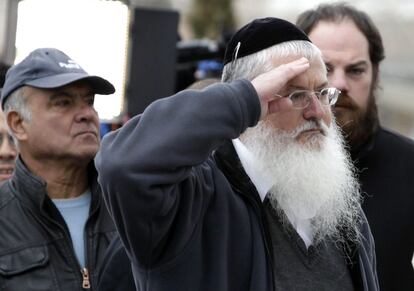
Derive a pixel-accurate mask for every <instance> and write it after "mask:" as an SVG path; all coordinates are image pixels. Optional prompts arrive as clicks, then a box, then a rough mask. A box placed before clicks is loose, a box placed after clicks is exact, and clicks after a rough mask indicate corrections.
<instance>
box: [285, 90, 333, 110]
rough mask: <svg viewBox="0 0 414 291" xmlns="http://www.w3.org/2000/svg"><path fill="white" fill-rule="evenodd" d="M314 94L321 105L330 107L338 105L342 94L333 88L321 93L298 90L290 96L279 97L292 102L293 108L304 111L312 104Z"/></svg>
mask: <svg viewBox="0 0 414 291" xmlns="http://www.w3.org/2000/svg"><path fill="white" fill-rule="evenodd" d="M313 94H315V96H316V97H317V98H318V100H319V103H320V104H321V105H324V106H330V105H334V104H335V103H336V101H337V100H338V97H339V94H341V91H340V90H338V89H336V88H333V87H331V88H324V89H322V90H321V91H309V90H297V91H294V92H292V93H290V94H289V96H280V95H277V96H279V97H286V98H289V99H290V100H292V104H293V107H294V108H296V109H304V108H306V107H308V106H309V104H310V103H311V98H312V95H313Z"/></svg>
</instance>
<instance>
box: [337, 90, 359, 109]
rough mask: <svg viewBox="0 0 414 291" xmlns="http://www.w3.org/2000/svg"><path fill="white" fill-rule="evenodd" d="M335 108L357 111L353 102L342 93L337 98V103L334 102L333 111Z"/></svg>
mask: <svg viewBox="0 0 414 291" xmlns="http://www.w3.org/2000/svg"><path fill="white" fill-rule="evenodd" d="M336 107H344V108H348V109H358V105H357V104H356V103H355V101H354V100H353V99H352V98H351V97H349V96H348V95H347V94H343V93H342V94H341V95H340V96H339V98H338V101H336V104H335V106H334V109H335V108H336Z"/></svg>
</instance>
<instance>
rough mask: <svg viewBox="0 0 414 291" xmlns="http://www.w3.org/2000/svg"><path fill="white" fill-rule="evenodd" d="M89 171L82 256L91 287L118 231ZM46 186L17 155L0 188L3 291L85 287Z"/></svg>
mask: <svg viewBox="0 0 414 291" xmlns="http://www.w3.org/2000/svg"><path fill="white" fill-rule="evenodd" d="M89 175H90V177H89V180H90V183H89V185H90V188H91V193H92V203H91V210H90V216H89V218H88V220H87V223H86V226H85V228H86V230H85V239H86V245H85V247H86V250H85V255H86V262H87V268H88V270H89V282H90V284H91V288H90V289H89V290H97V288H96V286H97V268H98V265H99V264H100V262H101V261H102V259H103V255H104V253H105V251H106V248H107V247H108V245H109V242H110V240H111V239H112V237H114V235H115V233H116V232H115V226H114V224H113V222H112V220H111V218H110V216H109V214H108V211H107V210H106V207H105V205H104V203H103V199H102V197H101V190H100V188H99V186H98V184H97V180H96V170H95V169H94V168H93V164H91V165H90V171H89ZM45 187H46V184H45V182H44V181H43V180H42V179H40V178H39V177H36V176H34V175H33V174H32V173H31V172H30V171H29V170H28V169H27V168H26V166H25V165H24V163H23V162H22V161H21V160H20V158H19V159H18V160H17V164H16V169H15V172H14V174H13V177H12V178H11V180H9V181H6V182H5V183H3V184H2V185H1V187H0V233H1V235H0V290H1V291H3V290H4V291H6V290H7V291H32V290H45V291H46V290H53V291H64V290H65V291H66V290H67V291H76V290H85V289H84V288H82V284H83V276H82V273H81V270H80V269H81V267H80V265H79V263H78V261H77V259H76V256H75V253H74V250H73V247H72V241H71V238H70V234H69V230H68V228H67V226H66V223H65V222H64V219H63V217H62V216H61V215H60V213H59V211H58V210H57V208H56V207H55V206H54V204H53V202H52V201H51V200H50V198H49V197H48V196H47V194H46V188H45Z"/></svg>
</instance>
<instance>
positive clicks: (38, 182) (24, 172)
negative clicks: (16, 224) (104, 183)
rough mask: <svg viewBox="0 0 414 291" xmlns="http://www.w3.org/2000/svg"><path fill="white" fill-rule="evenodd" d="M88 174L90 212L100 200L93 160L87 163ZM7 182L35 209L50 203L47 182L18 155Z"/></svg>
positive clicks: (17, 195)
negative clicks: (90, 196) (11, 174)
mask: <svg viewBox="0 0 414 291" xmlns="http://www.w3.org/2000/svg"><path fill="white" fill-rule="evenodd" d="M88 176H89V177H88V180H89V188H90V190H91V195H92V202H91V204H92V209H91V214H92V213H93V212H94V210H96V209H97V208H98V207H99V204H100V200H101V199H98V196H99V195H100V187H99V184H98V183H97V176H98V174H97V171H96V169H95V166H94V163H93V160H92V161H91V162H90V163H89V164H88ZM8 183H9V185H10V188H11V189H12V190H13V194H14V195H15V196H16V197H17V198H18V199H19V200H20V201H22V202H23V203H25V204H28V205H32V206H35V207H36V208H37V209H44V208H45V207H47V205H49V204H50V203H52V201H51V199H50V198H49V196H48V195H47V192H46V185H47V183H46V182H45V181H44V180H43V179H42V178H41V177H39V176H36V175H34V174H33V173H32V172H30V170H29V169H28V168H27V167H26V165H25V164H24V162H23V160H22V159H21V157H20V156H19V157H18V158H17V159H16V167H15V169H14V173H13V176H12V178H11V179H10V180H9V181H8Z"/></svg>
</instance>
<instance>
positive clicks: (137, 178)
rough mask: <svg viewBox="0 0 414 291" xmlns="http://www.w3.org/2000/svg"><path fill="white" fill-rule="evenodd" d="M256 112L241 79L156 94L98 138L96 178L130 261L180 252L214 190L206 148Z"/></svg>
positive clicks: (152, 262) (148, 261)
mask: <svg viewBox="0 0 414 291" xmlns="http://www.w3.org/2000/svg"><path fill="white" fill-rule="evenodd" d="M259 117H260V103H259V98H258V96H257V93H256V91H255V89H254V88H253V86H252V85H251V83H250V82H248V81H247V80H239V81H235V82H233V83H230V84H224V83H221V84H216V85H212V86H209V87H208V88H206V89H204V90H202V91H196V90H186V91H182V92H180V93H178V94H176V95H174V96H171V97H168V98H164V99H160V100H157V101H156V102H154V103H152V104H151V105H150V106H148V108H147V109H146V110H145V111H144V113H143V114H142V115H141V116H140V117H135V118H133V119H131V120H130V121H129V122H128V123H127V124H125V125H124V126H123V127H122V128H121V129H119V130H118V131H116V132H113V133H110V134H108V135H107V136H106V137H105V138H104V139H103V140H102V144H101V150H100V152H99V153H98V155H97V157H96V159H95V163H96V167H97V169H98V172H99V178H98V179H99V183H100V184H101V186H102V189H103V194H104V197H105V201H106V203H107V206H108V208H109V211H110V213H111V215H112V217H113V219H114V221H115V224H116V226H117V229H118V231H119V234H120V236H121V239H122V241H123V244H124V245H125V248H126V250H127V252H128V255H129V256H130V258H131V259H132V262H133V264H135V265H136V266H138V267H139V268H143V269H150V268H153V267H156V266H157V265H160V264H162V263H165V262H167V261H168V260H170V259H173V258H174V257H175V256H176V255H177V254H178V253H179V252H180V251H182V249H183V248H184V247H185V245H186V243H187V242H188V241H189V240H190V238H191V234H192V233H193V231H194V229H195V227H196V226H197V224H199V223H200V219H202V215H203V213H204V210H205V209H206V207H207V206H208V203H209V201H210V199H211V197H212V196H213V195H215V194H214V193H215V191H214V190H215V189H214V188H215V181H214V179H213V171H212V168H214V164H213V162H212V160H211V159H209V156H210V154H211V153H212V151H213V150H214V149H216V148H217V147H218V146H219V145H221V144H222V143H223V142H224V141H226V140H228V139H232V138H236V137H238V136H239V135H240V134H241V133H242V132H243V131H244V130H245V129H246V128H247V127H250V126H254V125H255V124H256V123H257V122H258V120H259Z"/></svg>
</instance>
